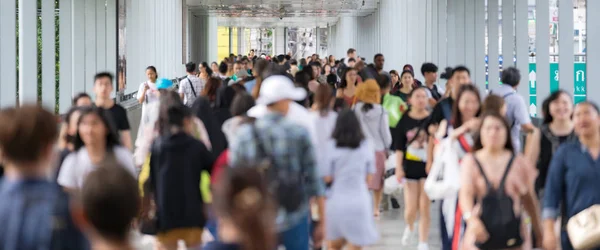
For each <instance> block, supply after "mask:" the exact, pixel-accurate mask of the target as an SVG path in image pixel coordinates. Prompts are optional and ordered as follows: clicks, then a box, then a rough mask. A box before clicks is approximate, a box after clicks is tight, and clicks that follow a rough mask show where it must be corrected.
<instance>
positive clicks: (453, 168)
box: [424, 138, 460, 200]
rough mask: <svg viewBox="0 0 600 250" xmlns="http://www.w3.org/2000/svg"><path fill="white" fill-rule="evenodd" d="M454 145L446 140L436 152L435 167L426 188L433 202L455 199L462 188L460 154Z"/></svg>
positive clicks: (449, 140)
mask: <svg viewBox="0 0 600 250" xmlns="http://www.w3.org/2000/svg"><path fill="white" fill-rule="evenodd" d="M452 144H453V140H452V139H451V138H446V139H444V140H442V141H441V142H440V145H439V147H438V148H437V151H436V152H435V158H434V161H433V165H432V166H431V171H430V172H429V175H428V176H427V180H425V186H424V190H425V192H426V193H427V196H428V197H429V199H431V200H441V199H445V198H449V197H454V196H456V194H457V193H458V190H459V188H460V174H459V173H460V169H459V161H458V153H457V152H456V150H455V149H454V147H452Z"/></svg>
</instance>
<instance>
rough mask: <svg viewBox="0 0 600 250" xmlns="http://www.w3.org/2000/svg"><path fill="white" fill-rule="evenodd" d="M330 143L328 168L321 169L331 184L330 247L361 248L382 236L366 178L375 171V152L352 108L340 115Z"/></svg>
mask: <svg viewBox="0 0 600 250" xmlns="http://www.w3.org/2000/svg"><path fill="white" fill-rule="evenodd" d="M332 138H333V139H332V140H330V141H329V142H328V143H327V145H328V149H327V153H326V158H327V169H325V170H323V169H321V171H323V172H322V173H321V175H322V176H323V178H324V181H325V183H327V184H328V185H331V189H330V191H329V193H328V195H327V201H326V205H325V227H326V228H325V237H326V240H327V241H329V246H328V249H332V250H339V249H343V248H344V246H346V245H348V246H347V248H346V249H350V250H360V249H362V248H363V247H366V246H369V245H372V244H375V243H376V242H377V240H378V238H379V235H378V233H377V228H376V227H375V218H374V217H373V206H372V205H371V195H370V194H369V188H368V186H367V182H368V181H369V180H370V178H371V177H372V175H373V173H375V154H373V149H372V146H371V144H370V143H369V142H368V141H367V139H366V137H365V135H364V134H363V132H362V130H361V129H360V123H359V121H358V118H357V117H356V115H355V114H354V112H353V111H351V110H345V111H342V112H341V113H340V114H339V115H338V118H337V122H336V126H335V129H334V131H333V134H332Z"/></svg>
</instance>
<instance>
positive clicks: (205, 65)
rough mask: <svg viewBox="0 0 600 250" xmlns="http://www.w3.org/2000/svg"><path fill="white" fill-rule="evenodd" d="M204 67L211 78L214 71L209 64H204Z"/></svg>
mask: <svg viewBox="0 0 600 250" xmlns="http://www.w3.org/2000/svg"><path fill="white" fill-rule="evenodd" d="M213 63H214V62H213ZM214 64H216V63H214ZM202 67H203V68H204V69H206V73H207V74H208V77H211V76H212V75H213V73H214V72H213V71H212V69H211V68H210V66H208V63H207V62H202Z"/></svg>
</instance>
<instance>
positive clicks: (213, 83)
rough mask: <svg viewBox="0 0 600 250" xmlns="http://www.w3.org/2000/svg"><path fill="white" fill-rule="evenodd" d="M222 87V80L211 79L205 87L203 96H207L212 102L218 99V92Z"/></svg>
mask: <svg viewBox="0 0 600 250" xmlns="http://www.w3.org/2000/svg"><path fill="white" fill-rule="evenodd" d="M219 87H221V79H219V78H217V77H209V78H208V81H206V85H204V89H203V90H202V94H200V95H201V96H206V98H208V99H209V100H210V101H211V102H214V101H215V100H216V99H217V90H219Z"/></svg>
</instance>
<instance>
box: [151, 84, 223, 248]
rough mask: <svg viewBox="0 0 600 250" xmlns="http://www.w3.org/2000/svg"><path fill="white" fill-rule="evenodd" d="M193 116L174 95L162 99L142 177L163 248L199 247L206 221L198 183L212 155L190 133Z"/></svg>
mask: <svg viewBox="0 0 600 250" xmlns="http://www.w3.org/2000/svg"><path fill="white" fill-rule="evenodd" d="M192 117H193V116H192V115H191V111H190V110H189V108H188V107H187V106H185V105H184V104H183V102H182V101H181V99H180V98H178V96H176V95H175V96H173V97H171V98H166V99H164V101H163V102H161V104H160V115H159V118H158V130H159V137H158V138H157V139H155V140H154V142H153V144H152V147H151V151H150V161H149V167H150V168H149V178H148V179H147V180H146V181H143V180H142V183H143V184H144V193H145V196H152V197H153V198H154V201H155V203H156V218H157V231H158V234H157V235H156V239H157V243H158V245H159V246H160V247H162V248H163V249H166V250H176V249H177V244H178V241H179V240H182V241H184V242H185V244H186V246H187V247H188V249H201V245H202V232H203V228H204V225H205V223H206V220H207V218H206V216H205V214H204V212H203V211H204V209H205V204H204V202H205V199H206V198H207V197H204V194H203V192H201V189H200V188H199V186H201V173H202V171H209V172H210V170H211V168H212V165H213V162H214V157H213V156H212V154H211V153H210V151H209V150H208V149H207V147H206V146H205V145H204V144H203V143H202V142H200V141H198V140H197V139H196V138H195V137H194V136H193V135H191V134H190V133H189V129H187V128H189V127H191V126H192V122H193V120H192ZM177 194H178V195H177Z"/></svg>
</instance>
